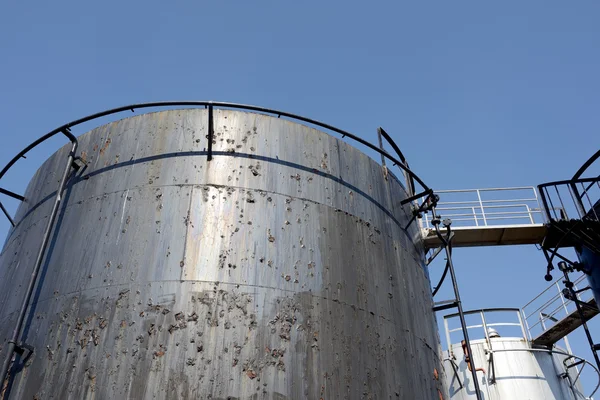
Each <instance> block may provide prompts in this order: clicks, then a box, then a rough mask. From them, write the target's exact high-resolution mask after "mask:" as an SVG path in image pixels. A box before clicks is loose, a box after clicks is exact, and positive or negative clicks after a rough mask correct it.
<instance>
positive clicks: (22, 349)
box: [15, 343, 34, 364]
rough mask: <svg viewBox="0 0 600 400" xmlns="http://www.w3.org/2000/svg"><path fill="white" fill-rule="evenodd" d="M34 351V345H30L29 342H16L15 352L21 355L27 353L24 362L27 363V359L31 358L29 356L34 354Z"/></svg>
mask: <svg viewBox="0 0 600 400" xmlns="http://www.w3.org/2000/svg"><path fill="white" fill-rule="evenodd" d="M33 352H34V348H33V346H31V345H28V344H27V343H20V344H17V343H15V353H17V354H18V355H20V356H21V357H23V354H25V356H24V357H23V364H25V363H26V362H27V360H29V358H30V357H31V356H32V355H33Z"/></svg>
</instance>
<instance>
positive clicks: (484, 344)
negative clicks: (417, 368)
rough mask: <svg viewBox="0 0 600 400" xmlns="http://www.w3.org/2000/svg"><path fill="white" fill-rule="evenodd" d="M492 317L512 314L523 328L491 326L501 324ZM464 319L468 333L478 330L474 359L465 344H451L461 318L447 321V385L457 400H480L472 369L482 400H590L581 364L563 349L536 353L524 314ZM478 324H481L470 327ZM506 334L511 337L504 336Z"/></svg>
mask: <svg viewBox="0 0 600 400" xmlns="http://www.w3.org/2000/svg"><path fill="white" fill-rule="evenodd" d="M492 313H495V314H496V315H497V314H499V313H502V314H503V315H507V314H509V313H512V314H513V316H514V317H513V318H514V319H516V320H517V321H518V322H490V321H497V320H498V318H495V319H494V315H492V316H490V315H489V314H492ZM465 315H467V318H468V319H467V323H468V324H469V326H468V328H469V329H470V330H475V332H473V334H472V337H474V339H472V340H471V349H472V352H473V355H472V357H470V356H469V354H468V351H467V350H466V346H464V341H462V342H454V343H453V342H452V341H451V340H452V339H454V337H455V336H456V337H458V336H459V335H453V333H454V332H460V329H461V328H460V324H458V319H457V318H456V317H458V314H451V315H447V316H445V317H444V328H445V333H446V340H447V343H452V345H450V346H449V349H448V351H447V353H446V355H445V357H444V369H445V372H446V381H447V384H448V388H449V391H450V398H451V399H452V400H470V399H477V396H476V393H475V390H474V384H473V379H472V374H471V367H472V365H474V366H475V367H476V369H477V377H478V379H479V386H480V389H481V392H482V393H481V398H482V399H485V400H506V399H527V400H552V399H555V400H567V399H587V398H588V397H586V396H585V395H584V393H583V389H582V387H581V384H580V381H579V379H578V373H579V372H580V371H581V367H582V365H583V363H582V362H579V361H580V360H581V359H580V358H578V357H575V356H572V355H570V354H568V353H567V352H566V351H565V350H563V349H560V348H558V347H553V348H552V349H542V348H533V347H532V345H531V342H530V341H529V340H528V339H527V333H526V330H525V327H524V325H523V323H522V318H521V311H520V310H519V309H516V308H515V309H512V308H494V309H484V310H474V311H468V312H465ZM455 318H456V320H455V321H453V323H451V322H450V321H452V320H453V319H455ZM486 318H487V322H486ZM476 319H479V322H478V323H475V324H474V325H470V324H471V323H472V321H474V320H476ZM519 328H520V332H521V334H520V335H519V334H518V332H519ZM504 332H507V333H509V334H510V335H511V336H510V337H509V336H503V334H504ZM515 332H517V335H515ZM472 363H473V364H472ZM588 368H589V367H588Z"/></svg>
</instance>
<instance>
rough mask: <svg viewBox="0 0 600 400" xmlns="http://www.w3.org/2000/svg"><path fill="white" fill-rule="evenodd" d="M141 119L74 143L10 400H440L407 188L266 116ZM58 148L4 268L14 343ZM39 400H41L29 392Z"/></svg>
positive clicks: (21, 217)
mask: <svg viewBox="0 0 600 400" xmlns="http://www.w3.org/2000/svg"><path fill="white" fill-rule="evenodd" d="M214 118H215V119H214V121H215V142H214V146H213V151H214V154H213V155H214V157H213V159H212V161H210V162H209V161H207V156H206V152H205V147H206V137H207V111H206V110H200V109H188V110H174V111H164V112H158V113H151V114H145V115H141V116H136V117H132V118H127V119H123V120H120V121H117V122H113V123H110V124H107V125H104V126H101V127H99V128H97V129H94V130H93V131H91V132H89V133H87V134H85V135H83V136H81V137H80V138H79V139H80V152H81V155H82V157H84V158H85V159H86V160H87V162H88V167H87V169H86V170H85V171H83V172H80V173H78V174H77V175H76V176H73V177H71V178H70V181H69V185H68V189H67V190H66V191H65V193H64V196H65V201H64V204H63V206H62V207H61V213H60V215H59V218H58V221H57V229H56V230H55V231H54V233H53V236H52V240H51V243H50V246H49V257H48V258H47V262H46V263H45V264H44V266H43V269H42V273H41V276H40V280H41V282H42V283H41V284H40V285H38V287H37V289H36V292H35V295H34V300H33V302H34V304H33V307H32V310H31V312H30V313H29V315H28V317H27V320H26V328H25V333H24V340H25V342H26V343H28V344H30V345H32V346H34V347H35V353H34V355H33V357H32V358H30V359H29V360H28V361H27V362H26V364H25V366H21V367H17V369H20V371H19V372H17V373H16V374H15V373H14V372H13V376H14V379H13V380H12V381H11V384H10V387H9V395H10V398H15V399H16V398H19V399H21V398H22V399H31V398H39V399H51V398H54V399H67V398H73V399H83V398H98V399H105V398H125V397H130V398H190V399H191V398H199V399H200V398H203V399H205V398H213V399H216V398H222V399H226V398H232V399H234V398H240V399H247V398H272V399H286V398H288V399H300V398H309V399H319V398H323V399H328V398H369V399H389V398H392V399H395V398H403V399H438V398H440V397H441V393H443V392H444V387H443V385H444V383H443V382H444V378H443V376H442V368H441V360H440V353H439V336H438V333H437V328H436V324H435V320H434V315H433V313H432V298H431V290H430V284H429V281H428V276H427V273H426V271H425V269H424V263H423V259H422V257H423V254H422V249H421V247H420V236H419V232H418V230H417V224H412V226H411V228H410V229H409V230H408V231H404V229H403V227H404V226H405V224H406V223H407V221H408V214H407V213H408V209H403V208H402V207H401V206H400V200H402V199H403V198H406V193H405V191H404V189H403V188H402V187H401V185H400V184H399V183H398V182H397V181H396V180H395V178H393V177H392V176H391V175H390V176H388V177H387V178H386V176H384V173H383V171H382V167H381V166H379V165H378V164H377V163H376V162H374V161H373V160H371V159H370V158H368V157H367V156H366V155H365V154H363V153H361V152H359V151H358V150H356V149H354V148H353V147H351V146H349V145H348V144H346V143H344V142H342V141H340V140H337V139H336V138H333V137H332V136H329V135H327V134H325V133H322V132H320V131H317V130H315V129H312V128H310V127H306V126H303V125H300V124H296V123H293V122H289V121H286V120H283V119H277V118H273V117H269V116H266V115H260V114H254V113H246V112H240V111H228V110H218V111H217V110H215V115H214ZM66 152H67V149H66V148H63V149H62V150H60V151H58V152H57V153H56V154H55V155H53V156H52V157H51V158H50V159H48V160H47V161H46V162H45V163H44V165H43V166H42V167H41V168H40V169H39V171H38V172H37V173H36V175H35V176H34V178H33V179H32V181H31V183H30V185H29V187H28V189H27V192H26V198H27V202H25V203H23V204H22V206H21V207H20V208H19V210H18V212H17V215H16V221H17V222H18V224H17V226H16V228H14V229H13V230H12V231H11V232H10V234H9V236H8V238H7V241H6V244H5V247H4V250H3V252H2V255H1V264H0V268H1V269H0V302H1V304H2V311H1V315H0V321H1V325H0V338H1V339H2V340H3V341H4V343H6V340H7V339H6V338H7V337H9V334H10V331H11V329H12V327H13V324H14V319H15V314H16V310H17V309H18V306H19V303H20V301H21V299H22V296H23V286H24V285H25V283H26V281H27V279H28V277H29V274H30V272H31V266H32V264H33V261H34V260H33V257H35V252H36V250H37V247H38V245H39V242H40V236H41V231H42V230H43V228H44V224H45V221H46V218H47V214H48V210H49V208H50V207H51V203H52V198H53V192H54V190H55V188H56V185H57V180H58V179H59V178H60V177H59V176H58V174H59V170H60V169H61V168H62V165H63V163H64V160H65V156H66ZM35 396H37V397H35Z"/></svg>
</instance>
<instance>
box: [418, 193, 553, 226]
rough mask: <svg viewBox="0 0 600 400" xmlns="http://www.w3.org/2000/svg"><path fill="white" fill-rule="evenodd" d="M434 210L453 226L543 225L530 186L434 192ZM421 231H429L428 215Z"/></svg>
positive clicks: (536, 197) (425, 216)
mask: <svg viewBox="0 0 600 400" xmlns="http://www.w3.org/2000/svg"><path fill="white" fill-rule="evenodd" d="M435 193H436V194H437V195H439V196H440V201H439V202H438V205H437V207H436V211H437V212H438V214H439V215H440V216H441V217H442V218H450V219H451V220H452V225H453V226H459V227H477V226H499V225H535V224H543V223H545V222H546V218H545V212H544V210H543V208H542V206H541V204H540V200H539V196H538V192H537V189H536V188H535V187H533V186H524V187H509V188H489V189H459V190H436V191H435ZM420 221H421V227H422V228H423V229H429V228H433V226H432V225H431V215H430V214H424V215H423V218H422V219H421V220H420Z"/></svg>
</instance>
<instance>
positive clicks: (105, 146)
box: [94, 138, 111, 154]
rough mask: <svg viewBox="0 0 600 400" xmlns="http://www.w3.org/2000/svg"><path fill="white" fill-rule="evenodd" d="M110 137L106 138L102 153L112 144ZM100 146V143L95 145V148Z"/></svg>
mask: <svg viewBox="0 0 600 400" xmlns="http://www.w3.org/2000/svg"><path fill="white" fill-rule="evenodd" d="M110 142H111V140H110V138H108V139H106V142H104V146H102V148H101V149H100V154H104V152H105V151H106V149H107V148H108V146H109V145H110ZM97 147H98V145H96V146H94V150H95V149H96V148H97Z"/></svg>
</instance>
